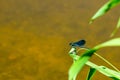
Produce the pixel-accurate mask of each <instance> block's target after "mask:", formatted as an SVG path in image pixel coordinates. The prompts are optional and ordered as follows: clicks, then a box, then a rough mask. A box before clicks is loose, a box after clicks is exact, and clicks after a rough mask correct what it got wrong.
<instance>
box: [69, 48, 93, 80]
mask: <svg viewBox="0 0 120 80" xmlns="http://www.w3.org/2000/svg"><path fill="white" fill-rule="evenodd" d="M94 52H95V50H88V51H86V52H85V53H84V54H83V55H82V56H81V57H80V58H79V59H78V60H77V61H75V62H74V63H73V64H72V66H71V68H70V69H69V80H75V79H76V76H77V75H78V73H79V71H81V69H82V68H83V66H84V65H85V63H86V62H87V61H88V60H89V58H90V57H91V56H92V55H93V53H94Z"/></svg>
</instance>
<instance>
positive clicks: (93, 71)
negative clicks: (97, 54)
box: [86, 68, 96, 80]
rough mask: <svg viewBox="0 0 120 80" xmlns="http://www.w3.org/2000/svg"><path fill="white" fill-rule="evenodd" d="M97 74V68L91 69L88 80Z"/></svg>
mask: <svg viewBox="0 0 120 80" xmlns="http://www.w3.org/2000/svg"><path fill="white" fill-rule="evenodd" d="M95 72H96V69H95V68H90V71H89V74H88V77H87V79H86V80H91V79H92V77H93V75H94V74H95Z"/></svg>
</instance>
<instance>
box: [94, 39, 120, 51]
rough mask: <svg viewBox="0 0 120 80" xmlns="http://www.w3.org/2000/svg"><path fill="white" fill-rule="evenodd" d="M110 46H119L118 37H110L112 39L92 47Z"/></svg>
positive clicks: (119, 40)
mask: <svg viewBox="0 0 120 80" xmlns="http://www.w3.org/2000/svg"><path fill="white" fill-rule="evenodd" d="M109 46H110V47H111V46H120V38H115V39H112V40H109V41H107V42H104V43H102V44H99V45H97V46H95V47H94V49H96V50H97V49H99V48H102V47H109Z"/></svg>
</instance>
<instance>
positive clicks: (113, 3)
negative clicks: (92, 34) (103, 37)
mask: <svg viewBox="0 0 120 80" xmlns="http://www.w3.org/2000/svg"><path fill="white" fill-rule="evenodd" d="M119 3H120V0H110V1H108V2H107V3H106V4H104V5H103V6H102V7H101V8H100V9H99V10H98V11H97V12H96V13H95V14H94V16H93V17H92V18H91V20H90V23H92V22H93V21H94V20H95V19H96V18H98V17H100V16H102V15H104V14H105V13H106V12H108V11H109V10H110V9H112V8H113V7H115V6H116V5H118V4H119Z"/></svg>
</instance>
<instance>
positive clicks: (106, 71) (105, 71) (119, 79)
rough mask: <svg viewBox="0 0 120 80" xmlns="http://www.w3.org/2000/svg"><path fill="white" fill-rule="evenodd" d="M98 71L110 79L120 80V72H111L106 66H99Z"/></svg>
mask: <svg viewBox="0 0 120 80" xmlns="http://www.w3.org/2000/svg"><path fill="white" fill-rule="evenodd" d="M97 70H98V71H99V72H101V73H102V74H104V75H106V76H107V77H110V78H112V79H114V80H120V72H116V71H114V70H111V69H109V68H107V67H105V66H99V67H98V68H97Z"/></svg>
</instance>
